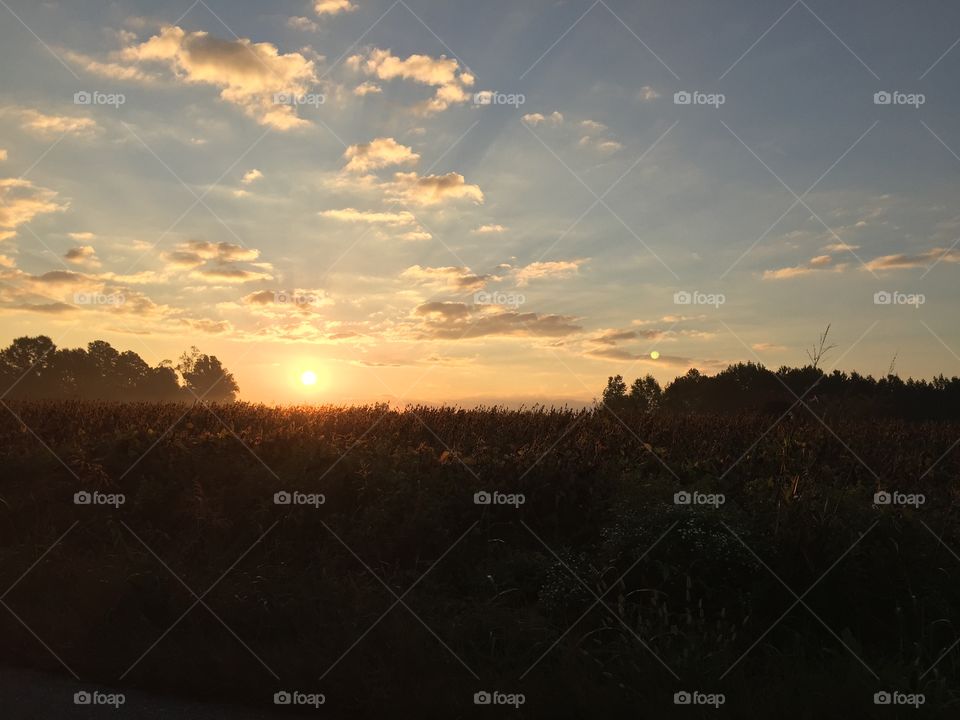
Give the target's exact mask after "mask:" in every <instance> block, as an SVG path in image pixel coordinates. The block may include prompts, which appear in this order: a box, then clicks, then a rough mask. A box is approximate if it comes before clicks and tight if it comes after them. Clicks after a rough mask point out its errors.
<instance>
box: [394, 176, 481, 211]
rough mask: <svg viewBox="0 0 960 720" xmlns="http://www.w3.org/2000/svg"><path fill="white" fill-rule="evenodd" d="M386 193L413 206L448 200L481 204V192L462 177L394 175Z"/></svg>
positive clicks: (434, 203)
mask: <svg viewBox="0 0 960 720" xmlns="http://www.w3.org/2000/svg"><path fill="white" fill-rule="evenodd" d="M393 177H394V181H393V183H391V184H390V187H389V188H388V192H389V193H390V194H391V195H394V196H395V197H399V198H401V199H402V200H404V201H406V202H409V203H412V204H414V205H437V204H440V203H443V202H446V201H448V200H471V201H473V202H474V203H477V204H480V203H482V202H483V191H482V190H481V189H480V186H478V185H468V184H467V182H466V180H465V179H464V177H463V175H460V174H459V173H455V172H451V173H447V174H446V175H425V176H423V177H421V176H420V175H417V173H415V172H409V173H396V174H395V175H394V176H393Z"/></svg>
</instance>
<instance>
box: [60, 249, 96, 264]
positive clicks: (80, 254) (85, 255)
mask: <svg viewBox="0 0 960 720" xmlns="http://www.w3.org/2000/svg"><path fill="white" fill-rule="evenodd" d="M63 257H64V259H65V260H66V261H67V262H70V263H73V264H74V265H81V266H83V267H89V268H97V267H100V260H99V259H98V258H97V253H96V251H95V250H94V249H93V247H91V246H90V245H81V246H80V247H74V248H70V249H69V250H67V252H66V254H65V255H64V256H63Z"/></svg>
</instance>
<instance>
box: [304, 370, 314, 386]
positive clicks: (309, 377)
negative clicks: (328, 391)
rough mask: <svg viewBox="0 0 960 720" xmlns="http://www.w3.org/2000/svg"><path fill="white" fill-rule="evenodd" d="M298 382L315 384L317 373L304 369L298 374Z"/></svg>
mask: <svg viewBox="0 0 960 720" xmlns="http://www.w3.org/2000/svg"><path fill="white" fill-rule="evenodd" d="M300 382H301V383H303V384H304V385H316V384H317V374H316V373H315V372H314V371H313V370H305V371H304V372H303V374H302V375H301V376H300Z"/></svg>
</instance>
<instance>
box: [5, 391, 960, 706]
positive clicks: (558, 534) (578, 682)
mask: <svg viewBox="0 0 960 720" xmlns="http://www.w3.org/2000/svg"><path fill="white" fill-rule="evenodd" d="M5 403H6V404H7V405H8V406H9V408H8V409H9V412H8V411H7V410H3V411H2V413H0V465H2V467H3V472H2V478H3V480H2V481H0V592H5V591H7V588H8V587H10V586H11V585H13V589H12V590H10V591H9V592H8V593H7V594H5V595H3V603H4V604H5V605H6V606H7V607H8V608H9V611H8V610H7V609H4V608H0V637H2V638H3V642H2V643H0V664H17V665H21V666H31V667H35V668H47V669H50V670H56V671H60V672H64V673H65V672H66V670H64V669H63V667H62V666H61V664H60V662H59V661H58V660H57V659H55V657H54V654H56V656H59V658H60V659H61V660H62V661H63V663H65V664H66V665H67V666H69V667H70V668H71V669H72V670H73V671H74V672H76V674H77V675H79V676H80V678H81V679H82V680H83V681H84V682H85V683H89V684H90V686H91V687H111V686H117V685H119V686H121V687H122V686H124V685H133V686H139V687H145V688H150V689H153V690H157V691H160V692H165V693H172V694H179V695H184V696H192V697H199V698H211V699H217V700H221V701H229V702H236V703H243V704H249V705H252V706H263V707H270V708H271V709H272V708H273V694H274V693H275V692H277V691H278V690H291V691H292V690H298V691H301V692H304V693H323V694H324V695H325V696H326V704H325V705H324V706H323V707H322V708H321V709H320V710H319V711H312V710H311V714H312V715H313V716H320V715H322V716H324V717H338V718H340V717H343V718H346V717H371V718H373V717H424V718H432V717H437V718H439V717H443V718H472V717H481V718H482V717H490V718H493V717H516V718H601V717H602V718H607V717H609V718H641V717H643V718H646V717H651V718H664V717H738V718H747V717H750V718H753V717H756V718H760V717H783V718H874V717H875V718H891V717H917V718H919V717H943V718H948V717H956V716H957V713H958V711H960V681H958V677H960V651H958V649H957V646H956V645H955V643H956V642H957V640H958V638H960V582H958V579H960V557H958V556H957V553H960V528H958V523H957V502H958V482H957V478H958V472H960V451H958V450H957V449H955V448H954V444H955V443H956V442H957V440H958V438H960V424H957V423H953V422H907V421H904V420H901V419H895V418H869V417H868V418H861V419H857V420H850V419H847V418H844V417H842V416H835V415H831V414H830V413H829V412H827V413H825V414H824V416H823V417H820V416H814V415H813V414H811V413H810V412H808V411H806V410H805V409H800V411H799V412H795V413H794V414H792V415H787V416H785V417H783V418H782V419H781V420H779V422H777V423H776V424H774V421H775V420H776V418H771V417H770V415H766V414H762V413H758V414H751V413H740V414H737V415H735V416H731V415H729V414H723V415H720V414H679V413H670V412H665V411H662V410H656V411H653V412H639V411H636V410H631V409H630V408H624V409H622V411H621V412H620V413H618V416H615V415H613V414H612V413H610V412H609V411H606V410H596V411H589V410H585V411H581V412H572V411H542V410H533V411H518V412H515V411H506V410H498V409H488V410H472V411H463V410H453V409H431V408H412V409H410V410H408V411H407V412H395V411H390V410H388V409H387V408H385V407H365V408H350V409H307V408H303V409H277V408H268V407H262V406H251V405H246V404H229V405H213V406H210V407H204V406H202V405H196V406H183V405H175V404H123V405H116V404H95V403H85V402H58V403H39V402H32V403H26V402H11V401H5ZM15 415H16V417H15ZM21 421H22V422H21ZM884 490H886V491H890V492H891V493H899V495H896V494H893V495H891V497H892V498H894V499H893V500H892V501H891V503H890V504H883V503H882V502H881V504H879V505H876V504H874V500H875V493H877V492H878V491H884ZM81 491H87V492H89V493H99V495H95V496H94V497H99V498H100V501H99V502H106V501H109V498H111V496H113V500H114V501H117V498H118V495H119V494H122V495H123V503H122V504H118V505H117V506H116V507H114V506H111V505H103V504H96V503H97V502H98V501H96V500H95V501H93V502H92V503H91V504H81V505H77V504H75V502H74V496H75V493H77V492H81ZM281 491H288V492H293V491H297V492H300V493H303V494H304V495H303V496H300V498H301V501H303V499H304V498H309V497H310V496H311V495H313V496H319V494H322V495H323V501H324V502H323V504H319V503H318V504H316V505H309V504H306V505H304V504H300V505H297V504H276V503H275V497H274V494H275V493H277V492H281ZM682 491H688V492H691V493H693V492H698V493H701V495H700V496H698V497H699V498H700V499H701V500H703V498H709V497H711V496H712V498H713V500H714V501H716V500H717V499H718V497H717V496H718V495H719V494H722V495H723V496H724V502H723V504H721V505H719V506H712V505H702V504H701V505H697V504H689V505H684V504H679V505H678V504H675V494H676V493H678V492H682ZM480 492H489V493H494V492H498V493H503V495H500V496H496V497H497V498H498V499H499V500H500V501H505V500H506V501H509V500H512V501H514V502H515V504H513V505H510V504H496V501H495V502H494V504H487V505H484V504H476V502H475V494H476V493H480ZM920 494H922V495H923V502H922V504H920V503H919V499H918V498H919V495H920ZM520 495H522V496H523V497H522V500H523V502H522V504H519V500H520V499H521V498H520ZM510 496H513V497H512V498H511V497H510ZM281 497H282V496H281ZM480 497H481V498H483V497H484V496H480ZM680 497H681V498H682V497H683V496H680ZM911 501H912V502H913V504H912V505H911V504H908V503H909V502H911ZM115 504H116V502H115ZM65 532H66V535H65V536H64V537H63V538H62V540H60V542H59V543H56V545H55V546H54V547H53V548H52V549H50V548H51V546H52V545H54V542H55V541H56V540H57V538H59V537H61V536H62V535H63V534H64V533H65ZM48 550H49V552H47V551H48ZM45 553H46V554H45ZM38 559H39V562H38ZM34 563H36V565H35V566H34V567H32V566H33V565H34ZM24 573H26V574H25V575H24ZM21 576H22V579H20V580H19V581H18V578H21ZM194 593H195V595H194ZM398 597H399V598H401V601H398V600H397V598H398ZM198 598H200V600H199V601H198ZM598 598H599V599H600V601H599V602H598ZM798 598H799V600H798ZM191 607H192V609H190V608H191ZM188 610H189V611H188ZM10 611H12V612H10ZM12 613H16V615H17V616H19V618H20V619H21V620H22V621H23V623H24V624H25V625H24V624H21V622H20V621H19V620H17V619H16V618H15V617H14V615H13V614H12ZM25 626H26V627H29V628H30V629H31V630H33V632H35V633H36V637H35V636H34V635H33V634H31V632H30V631H28V630H27V629H26V627H25ZM171 628H172V629H171ZM38 638H39V639H40V640H42V641H43V643H45V644H46V645H47V647H46V648H45V647H44V645H43V644H41V642H40V640H38ZM275 676H276V677H275ZM121 677H122V681H121V680H120V678H121ZM483 690H487V691H494V690H497V691H501V692H503V693H508V694H510V693H522V694H523V696H524V699H525V701H524V704H523V705H522V706H521V707H520V708H519V709H516V710H515V709H513V708H512V707H502V706H501V707H490V706H484V705H475V704H474V694H475V693H477V692H479V691H483ZM680 691H690V692H692V691H700V692H702V693H723V695H724V698H725V703H724V705H723V706H722V707H721V708H720V709H719V710H715V709H713V708H705V707H703V706H700V707H692V706H691V707H685V706H678V705H675V704H674V693H676V692H680ZM884 691H888V692H893V691H900V692H902V693H905V694H917V693H922V694H923V695H924V700H925V702H924V704H923V705H922V706H921V707H920V708H919V709H916V710H915V709H913V708H906V707H903V706H900V707H891V706H884V705H876V704H874V694H875V693H877V692H884ZM122 712H125V713H128V714H132V716H134V717H135V716H136V708H133V707H129V706H128V707H125V708H123V709H122ZM111 716H112V715H111Z"/></svg>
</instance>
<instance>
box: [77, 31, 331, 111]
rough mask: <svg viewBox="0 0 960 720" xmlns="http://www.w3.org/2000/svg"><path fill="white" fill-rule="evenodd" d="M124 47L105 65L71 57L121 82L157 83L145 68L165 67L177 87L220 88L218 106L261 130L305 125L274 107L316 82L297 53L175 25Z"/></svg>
mask: <svg viewBox="0 0 960 720" xmlns="http://www.w3.org/2000/svg"><path fill="white" fill-rule="evenodd" d="M127 42H128V44H127V45H126V47H124V48H122V49H121V50H118V51H115V52H113V53H111V55H110V62H108V63H100V62H97V61H91V60H89V59H88V58H84V57H83V56H80V55H76V54H74V55H72V56H70V57H72V58H73V59H74V60H75V61H77V62H79V63H80V64H82V65H83V66H84V67H85V69H87V70H89V71H91V72H95V73H98V74H100V75H105V76H107V77H114V78H121V77H122V79H125V80H140V81H149V80H152V79H156V78H157V75H156V74H151V73H149V72H147V71H146V70H144V68H152V67H154V66H156V65H160V66H166V67H167V68H168V69H169V71H170V73H171V76H172V78H173V79H175V80H177V81H179V82H183V83H186V84H190V85H210V86H213V87H217V88H220V97H221V99H222V100H224V101H225V102H228V103H231V104H233V105H236V106H238V107H240V108H242V109H243V111H244V112H245V113H246V114H247V115H248V116H250V117H252V118H254V119H255V120H256V121H257V122H258V123H260V124H262V125H267V126H269V127H272V128H274V129H276V130H291V129H294V128H298V127H303V126H305V125H308V124H309V123H308V122H307V121H306V120H304V119H302V118H300V117H298V116H297V114H296V113H295V111H294V108H293V107H292V106H290V105H285V104H279V103H276V102H274V96H275V95H277V94H288V95H302V94H305V93H306V92H307V91H308V90H309V89H310V87H311V86H312V85H314V84H315V83H316V82H317V77H316V72H315V67H314V61H313V60H309V59H307V57H306V56H305V55H303V54H301V53H297V52H291V53H286V54H282V53H280V52H279V51H278V49H277V47H276V45H273V44H271V43H267V42H261V43H255V42H253V41H251V40H249V39H247V38H238V39H235V40H222V39H219V38H215V37H212V36H210V35H209V34H208V33H206V32H201V31H194V32H188V31H186V30H184V29H182V28H180V27H178V26H175V25H172V26H166V27H164V28H163V29H161V30H160V32H159V33H158V34H157V35H154V36H153V37H151V38H150V39H148V40H146V41H144V42H137V41H136V39H135V38H134V37H132V36H129V35H128V36H127Z"/></svg>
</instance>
